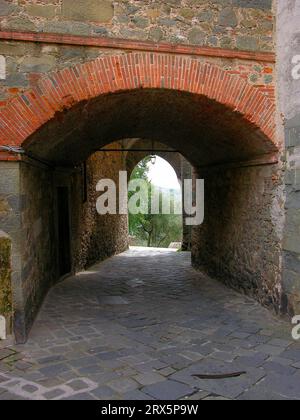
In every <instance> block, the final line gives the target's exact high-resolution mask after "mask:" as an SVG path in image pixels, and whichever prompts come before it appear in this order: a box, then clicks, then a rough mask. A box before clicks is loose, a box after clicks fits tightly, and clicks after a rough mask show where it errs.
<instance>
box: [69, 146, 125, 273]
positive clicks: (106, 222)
mask: <svg viewBox="0 0 300 420" xmlns="http://www.w3.org/2000/svg"><path fill="white" fill-rule="evenodd" d="M123 168H124V162H123V155H122V154H121V153H109V152H106V153H102V152H100V153H95V154H93V155H92V156H91V157H90V158H89V159H88V161H87V186H88V199H87V201H86V202H85V203H84V202H83V201H82V195H78V193H77V195H76V191H78V189H80V185H82V179H81V176H78V175H77V176H76V175H75V176H73V180H72V197H74V198H73V201H72V220H73V222H72V238H73V239H72V241H73V244H74V249H73V252H74V271H79V270H82V269H84V268H88V267H89V266H91V265H92V264H94V263H96V262H98V261H102V260H104V259H105V258H108V257H111V256H112V255H115V254H118V253H120V252H122V251H125V250H126V249H127V248H128V246H129V242H128V218H127V215H126V216H123V215H104V216H100V215H99V214H98V213H97V211H96V201H97V198H98V197H99V195H100V193H99V192H97V191H96V185H97V183H98V181H99V180H100V179H105V178H108V179H112V180H114V181H115V183H116V185H117V186H118V184H119V182H118V180H119V171H120V170H123Z"/></svg>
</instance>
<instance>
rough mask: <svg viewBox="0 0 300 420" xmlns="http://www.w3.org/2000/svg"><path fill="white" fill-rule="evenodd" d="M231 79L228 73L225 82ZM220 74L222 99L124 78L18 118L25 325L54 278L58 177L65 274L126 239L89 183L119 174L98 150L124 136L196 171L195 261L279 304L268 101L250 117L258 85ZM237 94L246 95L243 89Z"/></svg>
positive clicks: (118, 157) (277, 187) (120, 158)
mask: <svg viewBox="0 0 300 420" xmlns="http://www.w3.org/2000/svg"><path fill="white" fill-rule="evenodd" d="M230 77H231V76H230ZM228 80H230V81H231V80H233V82H232V86H231V87H230V84H229V82H228ZM228 80H227V82H226V83H227V85H228V87H229V91H228V105H225V103H224V102H226V100H224V98H223V99H222V102H223V103H221V102H220V101H217V100H216V99H214V98H216V97H218V92H217V91H216V88H211V95H208V94H204V93H203V92H204V91H205V88H201V91H202V93H201V94H197V93H193V92H188V91H187V90H186V91H184V90H183V89H182V88H181V89H170V88H169V89H167V88H147V87H144V88H134V89H128V88H126V89H123V90H117V91H113V92H111V93H108V92H106V93H103V94H100V95H99V94H97V95H96V96H94V97H89V98H87V99H84V100H79V101H76V100H75V99H74V95H73V94H72V95H71V94H70V96H67V97H63V98H62V99H61V103H60V105H59V102H58V105H55V106H54V105H53V108H54V109H55V110H56V111H55V113H54V114H53V116H52V118H50V119H49V121H47V122H44V123H43V124H41V123H39V127H38V128H37V129H36V130H33V128H32V127H27V129H26V132H28V133H30V135H28V136H27V137H26V138H25V139H24V140H21V137H22V136H21V135H20V133H17V135H16V142H21V146H22V147H23V149H24V151H25V154H26V156H24V157H23V160H22V162H21V163H20V164H19V165H20V169H19V170H20V179H21V187H20V188H21V192H22V195H23V196H24V197H26V199H25V200H24V203H25V204H23V208H22V229H23V231H24V232H25V238H26V239H25V241H26V246H24V248H23V249H22V251H21V252H22V255H21V260H22V264H23V268H22V273H21V275H22V285H21V286H18V287H21V288H22V290H21V295H22V300H21V301H20V302H19V305H20V307H21V309H20V313H21V315H22V317H23V322H24V323H25V330H26V331H28V329H29V328H30V325H31V324H32V321H33V319H34V317H35V314H36V312H37V310H38V307H39V305H40V303H41V301H42V298H43V296H44V294H45V293H46V291H47V289H48V288H49V286H50V285H51V284H53V283H55V282H56V281H57V279H58V277H59V276H58V269H57V264H58V263H57V261H58V256H57V245H58V233H57V217H58V216H57V188H58V187H60V188H61V187H66V188H67V190H65V191H67V192H66V194H67V195H68V201H69V215H68V216H67V217H68V219H69V220H70V241H69V242H70V249H69V252H70V255H71V264H70V265H71V271H72V272H75V271H79V270H81V269H83V268H85V267H88V266H89V265H90V264H92V263H93V262H95V261H97V260H101V259H104V258H106V257H108V256H111V255H114V254H117V253H119V252H121V251H123V250H125V249H127V247H128V236H127V232H128V227H127V218H126V217H124V216H118V215H115V216H111V215H107V216H104V217H103V218H102V219H101V218H100V217H99V216H98V215H97V214H96V211H95V200H96V191H95V183H96V182H97V181H98V180H99V178H103V177H105V178H112V179H114V180H116V181H117V178H118V173H119V171H120V170H125V169H126V159H124V155H122V154H121V153H117V154H116V153H115V152H110V151H106V152H105V153H102V152H100V153H97V151H99V150H100V149H101V148H103V147H105V146H108V145H111V144H112V143H114V142H119V141H120V140H122V139H141V141H144V140H148V141H155V142H159V143H162V144H164V145H166V146H167V147H168V148H171V149H173V150H176V151H178V152H179V153H180V154H182V155H183V156H184V157H185V158H186V159H187V160H188V161H189V162H190V163H191V165H193V167H194V168H195V172H194V175H195V176H198V177H203V178H204V179H205V183H206V191H205V221H204V224H203V225H202V226H200V227H197V228H196V229H194V233H193V243H192V255H193V258H192V259H193V264H194V266H195V267H199V268H200V269H202V270H205V271H206V272H208V273H209V274H211V275H213V276H215V277H217V278H218V279H220V280H222V281H224V282H226V283H227V284H229V285H231V286H232V287H234V288H236V289H239V290H242V291H244V292H246V293H248V294H251V295H254V296H255V297H256V298H257V299H259V301H260V302H262V303H263V304H265V305H268V306H270V307H272V308H274V309H276V310H277V311H279V310H280V308H281V300H282V295H281V283H280V282H281V279H280V247H281V245H280V243H281V232H280V226H281V218H282V203H281V179H282V174H281V168H280V164H278V163H277V160H278V158H277V153H278V148H277V146H276V144H275V143H274V141H273V139H272V138H271V137H270V136H268V135H267V133H268V132H269V133H270V134H271V133H272V132H273V129H272V126H271V125H270V124H271V123H269V122H268V118H269V116H270V114H271V111H272V109H273V108H272V107H270V108H266V109H265V108H263V110H264V111H263V112H262V113H261V115H260V116H258V115H257V111H256V110H255V109H254V108H253V103H254V102H255V99H257V98H261V97H263V96H261V93H259V94H258V93H257V92H258V91H257V90H255V89H254V88H252V87H251V88H249V89H247V86H246V87H245V83H244V81H239V80H238V79H236V78H234V77H233V78H232V79H231V78H230V79H228ZM221 81H222V79H220V80H219V81H218V83H221ZM225 81H226V78H225V79H224V83H225ZM236 81H238V82H240V83H236ZM145 84H146V83H145ZM239 84H240V86H241V91H240V93H238V90H237V86H238V85H239ZM234 87H235V88H236V89H235V90H234ZM66 89H67V88H66V87H64V90H66ZM214 92H215V93H214ZM246 92H247V93H248V94H249V95H250V94H252V93H253V97H251V95H250V97H249V98H247V99H246V100H245V99H243V95H244V96H245V94H246ZM73 93H74V92H73ZM256 95H258V97H257V96H256ZM235 97H236V98H238V99H237V100H238V101H239V102H238V103H236V106H234V98H235ZM263 98H264V97H263ZM35 100H37V101H38V99H35ZM43 100H44V99H43V98H40V101H43ZM245 103H246V104H247V103H248V104H249V109H248V110H247V106H246V105H245ZM268 103H269V99H267V98H264V99H263V100H259V103H258V109H259V108H260V107H261V106H262V105H263V104H265V106H266V107H267V106H268ZM241 104H244V105H241ZM242 109H245V112H244V113H242V112H239V110H242ZM260 120H261V121H262V125H263V129H262V128H260V127H259V125H258V122H259V121H260ZM40 121H44V119H43V118H40ZM34 124H37V122H36V121H35V122H34ZM11 130H14V127H12V128H11V129H10V131H9V130H7V131H8V134H9V133H10V134H11ZM4 134H5V133H4ZM1 135H2V136H3V132H2V134H1ZM23 137H24V136H23ZM1 141H2V140H1ZM109 147H111V146H108V149H109ZM112 148H113V147H112ZM29 162H30V164H29ZM33 162H35V164H34V163H33ZM85 163H86V165H85ZM99 238H101V239H100V240H99ZM66 274H68V273H66Z"/></svg>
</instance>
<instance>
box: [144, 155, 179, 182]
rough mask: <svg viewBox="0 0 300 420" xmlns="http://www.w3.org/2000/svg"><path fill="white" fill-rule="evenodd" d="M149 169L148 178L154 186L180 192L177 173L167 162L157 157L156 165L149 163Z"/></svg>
mask: <svg viewBox="0 0 300 420" xmlns="http://www.w3.org/2000/svg"><path fill="white" fill-rule="evenodd" d="M148 167H149V175H148V178H149V181H150V182H151V183H152V184H153V185H155V186H157V187H160V188H165V189H170V190H180V184H179V181H178V179H177V175H176V172H175V170H174V169H173V168H172V166H171V165H170V164H169V163H168V162H167V161H166V160H164V159H162V158H161V157H159V156H157V157H156V162H155V164H154V165H153V164H152V163H151V162H149V163H148Z"/></svg>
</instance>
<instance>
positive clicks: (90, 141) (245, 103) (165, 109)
mask: <svg viewBox="0 0 300 420" xmlns="http://www.w3.org/2000/svg"><path fill="white" fill-rule="evenodd" d="M274 115H275V103H274V100H273V99H272V98H271V97H269V96H268V95H267V94H266V93H265V92H264V88H263V87H262V88H259V87H254V86H252V85H250V84H249V83H248V82H247V80H245V79H244V78H242V77H240V76H239V75H236V74H232V73H230V72H227V71H225V70H223V69H221V68H219V67H217V66H215V65H213V64H211V63H205V62H201V61H199V60H197V59H195V58H191V57H183V56H172V55H168V54H155V53H142V52H141V53H129V54H120V55H108V56H103V57H100V58H98V59H96V60H95V61H92V62H88V63H84V64H78V65H76V66H74V67H72V68H66V69H63V70H61V71H58V72H56V73H51V74H49V75H47V76H45V77H44V78H42V79H40V80H39V81H38V82H37V84H36V86H35V87H33V88H31V89H30V90H28V91H26V92H25V93H23V94H22V95H20V96H18V97H16V98H14V99H12V100H11V101H10V102H9V103H8V104H7V105H6V106H5V107H4V108H2V109H1V111H0V128H1V130H0V144H5V145H8V144H9V145H18V146H20V145H22V146H23V147H24V148H25V150H29V151H30V152H31V153H32V154H35V155H37V156H39V157H40V158H43V159H47V160H51V161H55V162H57V163H61V164H65V163H72V164H74V163H78V162H79V161H81V160H83V159H85V158H86V157H87V156H88V155H89V154H90V153H91V152H93V151H94V150H97V149H99V148H100V147H103V146H104V145H106V144H108V143H111V142H113V141H115V140H119V139H122V138H137V137H139V138H145V139H153V140H156V141H160V142H163V143H165V144H168V145H170V146H171V147H174V148H176V149H178V150H180V151H182V153H183V154H184V155H185V156H186V157H187V158H189V159H190V160H191V161H192V162H194V163H197V164H199V163H201V164H210V163H216V162H225V161H226V162H227V161H235V160H241V159H242V160H245V159H249V158H253V157H255V156H259V155H262V154H266V153H270V152H274V151H276V150H277V147H276V144H275V140H274V139H275V122H274Z"/></svg>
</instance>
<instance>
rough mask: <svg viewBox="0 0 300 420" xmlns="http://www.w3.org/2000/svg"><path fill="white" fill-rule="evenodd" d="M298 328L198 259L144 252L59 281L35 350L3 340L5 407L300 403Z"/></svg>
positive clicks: (0, 379) (0, 383)
mask: <svg viewBox="0 0 300 420" xmlns="http://www.w3.org/2000/svg"><path fill="white" fill-rule="evenodd" d="M291 330H292V326H291V325H290V324H288V323H287V322H285V321H282V320H280V319H279V318H277V317H275V316H273V315H272V314H271V313H270V312H269V311H267V310H266V309H264V308H262V307H261V306H260V305H259V304H258V303H257V302H255V301H254V300H252V299H250V298H248V297H246V296H241V295H240V294H237V293H236V292H234V291H232V290H230V289H228V288H226V287H225V286H223V285H222V284H220V283H218V282H217V281H215V280H212V279H210V278H208V277H207V276H204V275H203V274H201V273H199V272H197V271H195V270H193V269H192V268H191V265H190V254H189V253H175V252H173V251H165V250H155V249H153V250H149V249H134V250H131V251H128V252H126V253H124V254H121V255H119V256H116V257H114V258H111V259H109V260H107V261H105V262H104V263H101V264H97V265H96V266H94V267H92V269H91V270H90V271H87V272H84V273H80V274H79V275H77V276H75V277H72V278H69V279H67V280H65V281H64V282H63V283H60V284H58V285H56V286H55V287H54V288H53V289H52V290H51V291H50V293H49V294H48V296H47V298H46V301H45V303H44V305H43V308H42V310H41V311H40V314H39V317H38V319H37V321H36V322H35V325H34V327H33V329H32V331H31V334H30V337H29V340H28V342H27V343H26V344H25V345H21V346H14V345H13V343H11V342H10V341H6V342H0V400H6V399H11V400H18V399H34V400H46V399H48V400H63V399H65V400H69V399H76V400H120V399H121V400H122V399H128V400H135V399H137V400H147V399H149V400H160V399H171V400H200V399H201V400H202V399H203V400H227V399H236V400H300V342H296V341H293V340H292V337H291ZM238 371H243V372H245V373H244V374H243V375H241V376H240V377H237V378H227V379H199V378H197V377H195V376H194V375H196V374H198V375H199V374H200V375H201V374H202V375H203V374H206V375H212V374H217V375H220V374H229V373H234V372H238Z"/></svg>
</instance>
